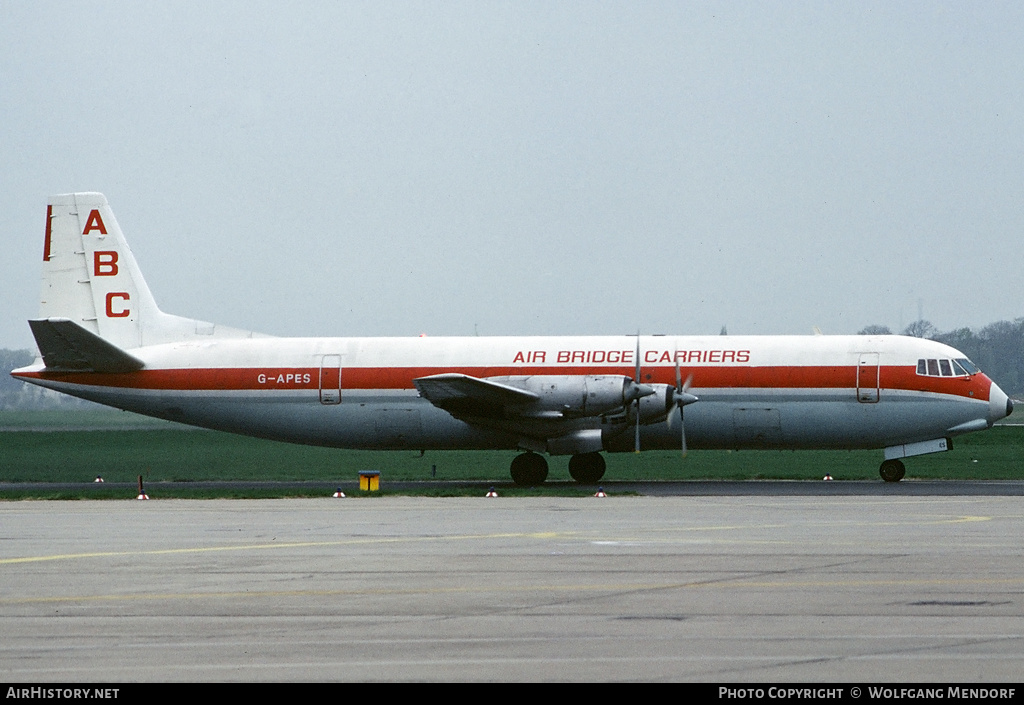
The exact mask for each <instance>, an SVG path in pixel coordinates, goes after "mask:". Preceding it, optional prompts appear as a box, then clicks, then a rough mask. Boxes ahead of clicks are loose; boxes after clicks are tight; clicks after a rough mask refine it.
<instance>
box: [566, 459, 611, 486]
mask: <svg viewBox="0 0 1024 705" xmlns="http://www.w3.org/2000/svg"><path fill="white" fill-rule="evenodd" d="M604 469H605V463H604V456H603V455H601V454H600V453H580V454H578V455H574V456H572V457H571V458H569V474H570V475H572V479H574V480H576V482H579V483H581V484H584V485H593V484H594V483H596V482H597V481H598V480H600V479H601V478H602V477H604Z"/></svg>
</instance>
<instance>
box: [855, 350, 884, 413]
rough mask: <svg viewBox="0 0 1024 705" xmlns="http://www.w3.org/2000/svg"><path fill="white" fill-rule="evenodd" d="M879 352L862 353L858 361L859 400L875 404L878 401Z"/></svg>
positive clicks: (863, 402)
mask: <svg viewBox="0 0 1024 705" xmlns="http://www.w3.org/2000/svg"><path fill="white" fill-rule="evenodd" d="M878 387H879V372H878V353H861V354H860V357H859V359H858V361H857V401H859V402H860V403H862V404H874V403H875V402H877V401H878Z"/></svg>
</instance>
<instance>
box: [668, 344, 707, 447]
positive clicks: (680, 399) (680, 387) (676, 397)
mask: <svg viewBox="0 0 1024 705" xmlns="http://www.w3.org/2000/svg"><path fill="white" fill-rule="evenodd" d="M673 357H674V358H675V361H676V386H675V389H673V390H672V402H673V403H674V404H675V405H676V409H678V410H679V434H680V444H681V446H682V449H683V457H684V458H685V457H686V424H685V423H683V407H684V406H687V405H689V404H693V403H694V402H697V401H700V399H699V397H696V396H694V395H693V394H690V392H689V389H690V384H692V383H693V375H692V374H691V375H687V377H686V381H685V382H683V375H682V371H681V370H680V369H679V351H678V350H676V351H675V354H674V356H673ZM665 423H667V424H668V427H669V428H672V416H671V415H669V417H668V418H667V419H666V420H665Z"/></svg>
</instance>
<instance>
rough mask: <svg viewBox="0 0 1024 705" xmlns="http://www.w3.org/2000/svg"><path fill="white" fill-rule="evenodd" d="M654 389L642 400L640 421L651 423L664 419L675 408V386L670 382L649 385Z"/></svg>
mask: <svg viewBox="0 0 1024 705" xmlns="http://www.w3.org/2000/svg"><path fill="white" fill-rule="evenodd" d="M647 386H649V387H650V388H651V389H653V390H654V393H653V394H649V395H647V396H646V397H643V398H642V399H641V400H640V423H641V424H651V423H657V422H659V421H664V420H665V419H667V418H668V415H669V414H670V413H672V410H673V409H675V407H676V403H675V393H676V390H675V387H673V386H672V385H669V384H651V385H647Z"/></svg>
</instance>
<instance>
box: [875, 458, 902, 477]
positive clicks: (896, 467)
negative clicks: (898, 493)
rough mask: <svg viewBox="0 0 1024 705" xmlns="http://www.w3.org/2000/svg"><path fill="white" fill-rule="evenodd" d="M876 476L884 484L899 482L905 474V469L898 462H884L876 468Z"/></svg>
mask: <svg viewBox="0 0 1024 705" xmlns="http://www.w3.org/2000/svg"><path fill="white" fill-rule="evenodd" d="M878 474H879V475H881V476H882V479H883V480H885V481H886V482H899V481H900V480H902V479H903V476H904V475H906V474H907V468H906V467H905V466H904V465H903V463H902V462H900V461H899V460H886V461H885V462H884V463H882V467H880V468H878Z"/></svg>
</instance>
